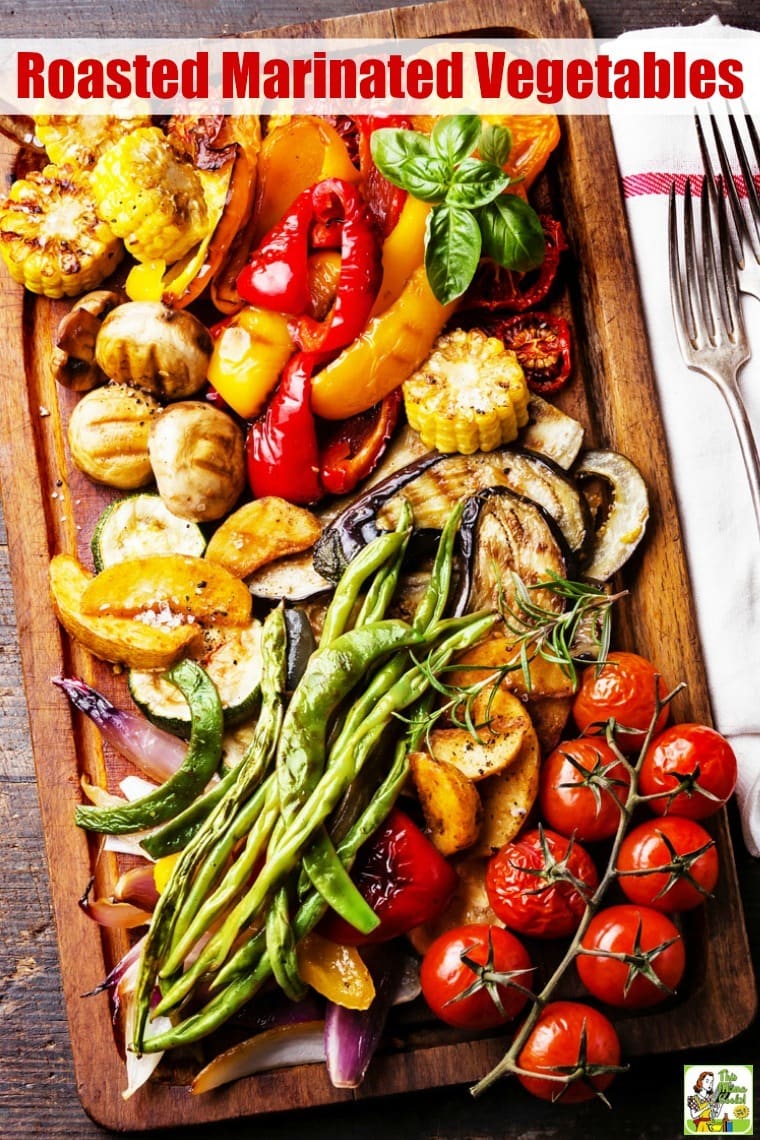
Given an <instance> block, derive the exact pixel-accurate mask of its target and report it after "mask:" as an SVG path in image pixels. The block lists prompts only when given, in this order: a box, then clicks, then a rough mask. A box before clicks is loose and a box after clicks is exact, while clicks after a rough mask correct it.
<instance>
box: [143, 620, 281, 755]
mask: <svg viewBox="0 0 760 1140" xmlns="http://www.w3.org/2000/svg"><path fill="white" fill-rule="evenodd" d="M199 664H201V665H202V666H203V668H204V669H205V671H206V673H207V674H208V676H209V677H210V678H211V680H212V681H213V683H214V685H215V686H216V689H217V692H218V693H219V699H220V700H221V702H222V711H223V714H224V723H225V726H226V727H230V726H232V725H236V724H241V723H242V722H243V721H244V720H246V719H247V718H248V717H251V716H253V715H254V713H255V712H256V709H257V706H258V701H259V692H260V683H261V625H260V623H259V622H253V623H252V624H251V625H249V626H246V627H245V628H244V629H225V630H224V631H223V633H222V636H220V637H219V639H218V641H217V643H216V644H215V646H214V648H213V649H211V650H210V651H208V652H207V653H206V655H205V656H204V657H203V658H201V660H200V662H199ZM129 692H130V695H131V697H132V700H133V701H134V702H135V704H136V705H137V707H138V708H139V709H140V710H141V711H142V712H143V713H144V715H145V716H146V717H147V718H148V720H151V721H152V722H153V723H154V724H157V725H159V727H160V728H165V729H166V730H167V731H168V732H173V733H175V735H177V736H182V737H187V736H188V735H189V733H190V718H189V715H188V708H187V702H186V701H184V699H183V698H182V696H181V694H179V693H178V692H177V689H176V687H175V686H174V685H170V684H168V682H166V681H165V680H164V678H163V673H162V672H160V671H159V670H155V669H131V670H130V673H129Z"/></svg>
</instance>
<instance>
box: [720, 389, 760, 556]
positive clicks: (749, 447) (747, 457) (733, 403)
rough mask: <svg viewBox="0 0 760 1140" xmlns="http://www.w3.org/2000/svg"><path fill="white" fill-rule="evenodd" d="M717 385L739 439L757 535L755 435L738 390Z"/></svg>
mask: <svg viewBox="0 0 760 1140" xmlns="http://www.w3.org/2000/svg"><path fill="white" fill-rule="evenodd" d="M718 387H719V388H720V391H721V393H722V395H723V399H724V400H725V401H726V404H727V405H728V410H729V411H730V413H731V418H732V420H733V421H734V428H735V429H736V435H737V437H738V439H739V447H740V448H741V453H742V459H743V460H744V466H745V468H746V471H747V480H748V482H749V491H750V495H751V496H752V506H753V508H754V511H755V523H756V524H757V529H758V535H760V456H758V452H757V445H756V444H755V437H754V435H753V434H752V428H751V427H750V422H749V419H748V417H747V410H746V408H745V407H744V403H743V401H742V398H741V396H740V394H739V392H738V391H737V390H736V389H735V388H734V387H733V386H731V385H729V384H719V385H718Z"/></svg>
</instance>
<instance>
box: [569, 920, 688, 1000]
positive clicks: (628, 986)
mask: <svg viewBox="0 0 760 1140" xmlns="http://www.w3.org/2000/svg"><path fill="white" fill-rule="evenodd" d="M581 947H582V949H583V950H584V951H588V953H579V954H578V956H577V957H576V959H575V965H576V968H577V970H578V974H579V976H580V979H581V981H582V982H583V984H584V986H585V987H586V989H587V990H588V991H589V993H591V994H593V995H594V997H596V998H599V1000H600V1001H604V1002H607V1004H608V1005H616V1006H621V1007H623V1008H624V1009H644V1008H645V1007H647V1006H650V1005H657V1004H658V1003H659V1002H661V1001H665V1000H666V998H668V997H670V996H671V994H672V993H673V992H674V990H675V988H676V986H677V985H678V983H679V982H680V981H681V978H682V977H683V972H684V967H685V965H686V954H685V952H684V946H683V939H682V938H681V935H680V934H679V932H678V930H677V928H676V927H675V926H674V924H673V923H672V922H671V921H670V919H669V918H668V917H667V915H665V914H662V913H661V911H658V910H654V909H653V908H652V907H648V906H631V905H622V906H610V907H606V908H605V909H604V910H600V911H599V912H598V913H597V914H595V915H594V917H593V918H592V919H591V922H590V923H589V924H588V927H587V929H586V933H585V934H584V935H583V938H582V939H581ZM613 954H615V955H619V957H608V955H613ZM655 979H656V980H655Z"/></svg>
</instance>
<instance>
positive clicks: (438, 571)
mask: <svg viewBox="0 0 760 1140" xmlns="http://www.w3.org/2000/svg"><path fill="white" fill-rule="evenodd" d="M463 510H464V501H463V500H462V501H460V502H458V503H457V505H456V506H455V507H454V510H453V511H452V512H451V514H450V515H449V517H448V519H447V520H446V524H445V526H444V528H443V530H442V531H441V537H440V539H439V540H438V549H437V551H436V555H435V560H434V562H433V569H432V572H431V574H430V583H429V585H428V588H427V590H426V591H425V594H424V595H423V597H422V600H421V602H420V604H419V605H418V606H417V612H416V613H415V615H414V620H413V621H412V626H413V628H414V629H429V628H430V626H431V625H434V624H435V623H436V622H437V621H440V619H441V617H442V616H443V612H444V610H445V609H446V603H447V602H448V600H449V591H450V589H451V576H452V573H453V570H454V543H455V542H456V537H457V533H458V531H459V523H460V520H461V518H462V511H463Z"/></svg>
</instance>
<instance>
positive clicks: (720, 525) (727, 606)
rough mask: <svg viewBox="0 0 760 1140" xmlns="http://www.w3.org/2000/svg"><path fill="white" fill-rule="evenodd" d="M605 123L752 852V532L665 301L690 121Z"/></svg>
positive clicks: (757, 677)
mask: <svg viewBox="0 0 760 1140" xmlns="http://www.w3.org/2000/svg"><path fill="white" fill-rule="evenodd" d="M735 35H743V36H756V35H757V33H753V32H743V31H739V30H738V29H735V28H728V27H725V26H724V25H722V24H721V23H720V21H719V20H718V19H717V18H716V17H713V18H712V19H711V20H709V21H707V22H706V23H704V24H700V25H697V26H695V27H688V28H668V29H662V28H660V29H653V30H650V31H647V32H631V33H627V34H626V35H625V36H622V37H620V39H619V40H618V41H616V43H617V45H618V46H620V47H624V46H626V45H630V44H631V42H632V40H633V39H635V38H638V37H649V38H654V39H656V38H658V37H662V38H665V37H667V38H668V40H670V39H677V38H678V37H695V36H702V37H709V38H711V39H716V38H718V37H721V36H735ZM758 39H759V40H760V36H759V37H758ZM612 129H613V135H614V139H615V147H616V150H617V156H618V164H619V168H620V174H621V177H622V181H623V191H624V194H625V205H626V210H627V214H628V223H629V226H630V230H631V235H632V241H633V248H634V254H635V258H636V264H637V268H638V275H639V285H640V289H641V295H642V300H643V305H644V314H645V318H646V323H647V331H648V334H649V343H650V349H651V354H652V361H653V364H654V370H655V376H656V380H657V386H658V391H659V397H660V404H661V408H662V414H663V419H664V422H665V432H666V435H667V441H668V447H669V451H670V458H671V464H672V470H673V477H674V482H675V490H676V496H677V500H678V506H679V511H680V515H681V522H682V526H683V531H684V539H685V545H686V553H687V559H688V565H689V570H690V573H691V578H692V584H693V588H694V595H695V601H696V610H697V621H698V626H699V633H700V637H701V641H702V649H703V654H704V659H705V666H706V670H707V679H708V684H709V689H710V699H711V702H712V708H713V716H714V720H715V725H716V727H717V728H718V730H719V731H720V732H722V733H723V734H724V735H725V736H727V737H728V738H729V740H730V741H731V744H732V746H733V748H734V750H735V752H736V755H737V759H738V763H739V782H738V787H737V796H738V800H739V808H740V812H741V820H742V828H743V833H744V839H745V842H746V844H747V848H748V850H749V851H750V852H751V853H752V854H753V855H760V539H758V535H757V528H756V526H755V521H754V515H753V512H752V504H751V500H750V496H749V491H748V489H747V482H746V476H745V473H744V467H743V464H742V460H741V454H740V451H739V445H738V442H737V439H736V436H735V433H734V431H733V427H732V424H731V419H730V416H729V413H728V410H727V408H726V406H725V404H724V403H723V400H722V398H721V396H720V394H719V392H718V390H717V389H716V388H715V387H714V385H713V384H712V383H711V382H710V381H709V380H708V379H707V378H706V377H703V376H701V374H699V373H695V372H690V371H689V370H688V369H687V368H686V366H685V365H684V363H683V360H682V358H681V355H680V352H679V350H678V345H677V343H676V339H675V333H674V328H673V318H672V313H671V304H670V286H669V280H668V247H667V213H668V192H669V188H670V183H671V181H672V179H673V176H678V175H681V176H684V175H689V174H691V175H701V173H702V165H701V161H700V156H699V149H698V146H697V139H696V133H695V130H694V124H693V119H692V118H691V117H688V116H658V117H652V116H646V117H645V116H641V117H639V116H636V117H632V116H630V115H617V116H616V115H613V116H612ZM743 304H744V315H745V319H746V321H747V327H748V329H749V330H750V335H751V337H752V341H753V344H752V347H753V351H754V359H753V360H752V361H750V363H749V364H748V365H747V366H746V367H745V369H744V370H743V372H742V374H741V376H740V385H741V389H742V392H743V394H744V397H745V402H746V404H747V406H748V411H749V415H750V419H751V421H752V423H753V426H754V430H755V437H756V439H758V440H760V301H756V300H755V299H754V298H751V297H745V298H743Z"/></svg>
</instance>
